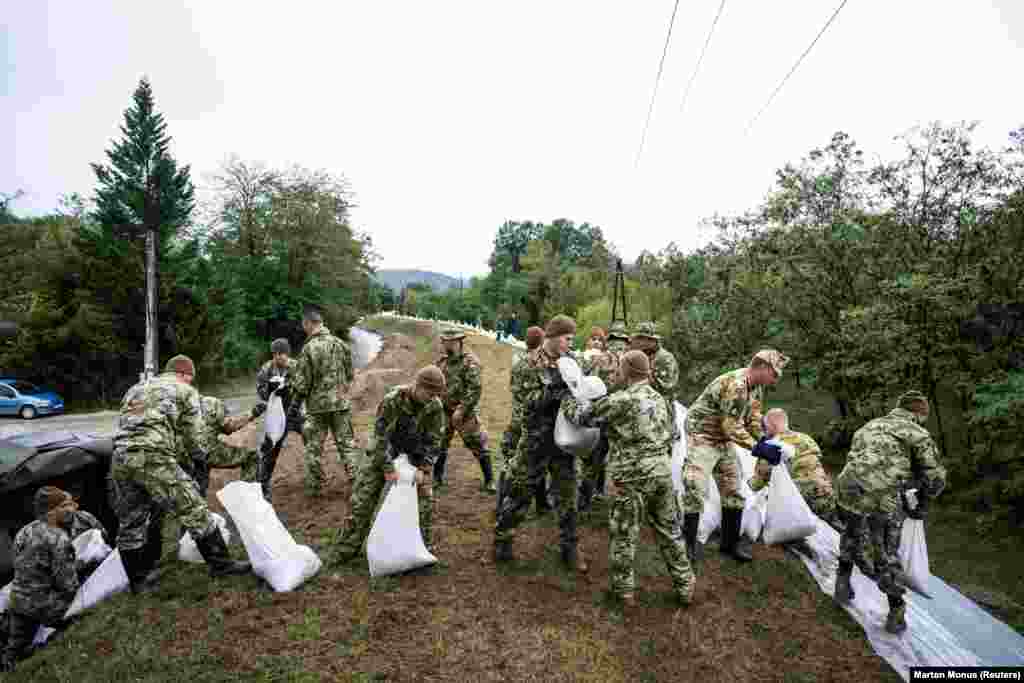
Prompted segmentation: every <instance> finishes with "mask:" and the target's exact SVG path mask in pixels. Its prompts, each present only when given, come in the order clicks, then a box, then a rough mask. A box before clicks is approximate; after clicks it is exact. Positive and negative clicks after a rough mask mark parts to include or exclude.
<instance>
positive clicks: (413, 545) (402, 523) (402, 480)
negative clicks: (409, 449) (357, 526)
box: [366, 455, 437, 576]
mask: <svg viewBox="0 0 1024 683" xmlns="http://www.w3.org/2000/svg"><path fill="white" fill-rule="evenodd" d="M394 465H395V471H396V472H398V481H397V482H391V483H390V484H389V486H388V492H387V494H386V495H385V496H384V503H383V504H382V505H381V507H380V511H379V512H378V513H377V517H376V518H375V519H374V520H373V528H372V529H370V535H369V537H367V539H366V559H367V562H368V564H369V566H370V576H388V575H390V574H401V573H402V572H407V571H412V570H413V569H419V568H420V567H426V566H428V565H432V564H434V563H436V562H437V558H436V557H435V556H434V555H433V554H431V553H430V551H429V550H427V547H426V545H424V543H423V533H422V531H421V530H420V513H419V504H418V501H419V494H418V493H417V491H416V469H415V468H414V467H413V466H412V465H410V464H409V460H408V458H406V456H404V455H401V456H399V457H398V458H396V459H395V462H394Z"/></svg>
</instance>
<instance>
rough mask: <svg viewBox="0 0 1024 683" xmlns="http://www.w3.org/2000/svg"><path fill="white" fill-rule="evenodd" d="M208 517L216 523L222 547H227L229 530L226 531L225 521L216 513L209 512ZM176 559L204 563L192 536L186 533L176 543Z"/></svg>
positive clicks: (226, 524)
mask: <svg viewBox="0 0 1024 683" xmlns="http://www.w3.org/2000/svg"><path fill="white" fill-rule="evenodd" d="M210 516H211V517H213V521H214V522H216V523H217V528H218V529H220V535H221V536H222V537H223V538H224V545H229V544H230V543H231V530H230V529H228V522H227V520H226V519H224V518H223V517H222V516H220V515H218V514H217V513H216V512H211V513H210ZM178 559H179V560H181V561H182V562H192V563H193V564H202V563H203V562H206V560H204V559H203V555H202V553H200V552H199V548H198V547H197V546H196V542H195V541H194V540H192V535H191V534H189V532H187V531H186V532H185V533H184V534H182V536H181V540H179V541H178Z"/></svg>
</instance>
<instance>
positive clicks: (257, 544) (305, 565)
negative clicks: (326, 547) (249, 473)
mask: <svg viewBox="0 0 1024 683" xmlns="http://www.w3.org/2000/svg"><path fill="white" fill-rule="evenodd" d="M217 498H218V499H219V500H220V502H221V504H222V505H223V506H224V509H225V510H227V511H228V514H230V515H231V518H232V519H233V520H234V522H235V527H236V528H237V529H238V534H239V536H241V537H242V543H243V544H244V545H245V551H246V553H247V554H248V555H249V561H250V562H251V563H252V571H253V573H254V574H256V576H259V577H260V578H262V579H263V580H264V581H266V582H267V583H269V584H270V586H271V588H273V589H274V590H275V591H277V592H285V591H290V590H294V589H295V588H297V587H299V586H300V585H301V584H302V583H303V582H304V581H306V580H307V579H309V578H311V577H312V576H314V575H315V574H316V573H317V572H318V571H320V567H322V566H323V563H322V562H321V560H320V558H319V557H317V554H316V553H315V552H313V549H312V548H310V547H309V546H306V545H299V544H298V543H296V542H295V539H294V538H292V535H291V534H290V533H288V530H287V529H286V528H285V527H284V525H283V524H282V523H281V520H280V519H278V517H277V514H276V513H275V512H274V508H273V507H272V506H271V505H270V503H268V502H267V501H266V500H264V498H263V492H262V490H261V489H260V485H259V484H256V483H249V482H244V481H233V482H231V483H230V484H228V485H227V486H225V487H224V488H222V489H221V490H220V491H218V492H217ZM222 531H223V530H222Z"/></svg>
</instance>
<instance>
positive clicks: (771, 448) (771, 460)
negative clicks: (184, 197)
mask: <svg viewBox="0 0 1024 683" xmlns="http://www.w3.org/2000/svg"><path fill="white" fill-rule="evenodd" d="M750 454H751V455H753V456H754V457H755V458H760V459H761V460H764V461H765V462H767V463H768V464H769V465H771V466H772V467H774V466H775V465H778V464H779V463H780V462H782V449H781V448H779V447H778V446H776V445H775V444H773V443H768V437H766V436H763V437H761V440H760V441H758V442H757V445H755V446H754V450H752V451H751V452H750Z"/></svg>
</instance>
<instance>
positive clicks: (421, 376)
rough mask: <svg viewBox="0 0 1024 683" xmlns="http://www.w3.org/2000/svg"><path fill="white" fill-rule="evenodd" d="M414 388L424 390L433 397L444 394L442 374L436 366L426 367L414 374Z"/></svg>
mask: <svg viewBox="0 0 1024 683" xmlns="http://www.w3.org/2000/svg"><path fill="white" fill-rule="evenodd" d="M416 386H418V387H421V388H423V389H426V390H427V391H429V392H430V393H432V394H433V395H435V396H439V395H441V394H443V393H444V390H445V381H444V373H442V372H441V369H440V368H439V367H437V366H436V365H427V366H426V367H423V368H420V370H419V372H417V373H416Z"/></svg>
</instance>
